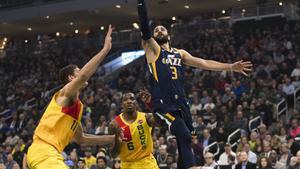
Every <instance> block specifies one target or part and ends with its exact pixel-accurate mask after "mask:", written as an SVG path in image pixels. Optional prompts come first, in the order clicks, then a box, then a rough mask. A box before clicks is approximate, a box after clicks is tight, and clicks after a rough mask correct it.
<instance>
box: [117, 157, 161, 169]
mask: <svg viewBox="0 0 300 169" xmlns="http://www.w3.org/2000/svg"><path fill="white" fill-rule="evenodd" d="M121 168H122V169H159V168H158V166H157V163H156V160H155V158H154V156H153V155H152V154H151V155H150V156H147V157H145V158H143V159H140V160H137V161H130V162H129V161H121Z"/></svg>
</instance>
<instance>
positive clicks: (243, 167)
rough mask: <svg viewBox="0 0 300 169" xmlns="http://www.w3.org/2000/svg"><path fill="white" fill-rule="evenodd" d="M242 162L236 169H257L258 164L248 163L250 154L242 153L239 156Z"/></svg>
mask: <svg viewBox="0 0 300 169" xmlns="http://www.w3.org/2000/svg"><path fill="white" fill-rule="evenodd" d="M239 159H240V162H239V164H237V165H236V166H235V169H256V163H251V162H249V161H248V154H247V152H245V151H242V152H241V153H240V155H239Z"/></svg>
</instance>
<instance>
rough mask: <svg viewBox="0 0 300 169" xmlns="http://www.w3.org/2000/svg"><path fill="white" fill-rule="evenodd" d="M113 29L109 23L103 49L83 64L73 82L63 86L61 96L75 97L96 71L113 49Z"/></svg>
mask: <svg viewBox="0 0 300 169" xmlns="http://www.w3.org/2000/svg"><path fill="white" fill-rule="evenodd" d="M112 30H113V29H112V27H111V25H109V28H108V32H107V35H106V37H105V42H104V46H103V49H102V50H101V51H100V52H99V53H98V54H97V55H96V56H94V57H93V58H92V59H91V60H90V61H89V62H87V63H86V64H85V65H84V66H83V68H82V69H81V70H80V71H79V74H78V76H77V77H76V78H75V79H73V80H72V81H71V82H69V83H68V84H67V85H65V86H64V87H63V89H62V90H61V91H62V92H61V96H65V97H67V98H74V97H75V96H76V94H77V92H78V91H79V89H80V88H81V87H82V86H83V84H84V83H85V82H86V81H88V79H89V78H90V77H91V76H92V75H93V74H94V73H95V71H96V70H97V68H98V66H99V64H100V63H101V62H102V60H103V59H104V58H105V56H106V55H107V54H108V52H109V51H110V49H111V46H112V45H111V33H112Z"/></svg>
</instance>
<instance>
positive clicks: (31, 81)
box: [0, 22, 300, 169]
mask: <svg viewBox="0 0 300 169" xmlns="http://www.w3.org/2000/svg"><path fill="white" fill-rule="evenodd" d="M173 29H175V28H173ZM186 29H187V30H189V29H188V27H187V28H186ZM172 32H174V34H172V38H173V39H172V44H173V45H174V47H177V48H183V49H186V50H187V51H189V52H190V53H191V54H192V55H194V56H199V57H202V58H205V59H213V60H218V61H222V62H234V61H237V60H241V59H243V60H251V61H252V62H253V64H254V70H253V72H252V73H251V74H250V75H249V77H244V76H243V75H238V74H234V73H232V72H210V71H202V70H200V69H194V68H191V67H186V70H185V85H186V86H185V89H186V92H187V98H188V100H189V101H190V109H191V113H192V117H193V126H194V128H195V132H196V136H195V137H193V140H192V142H193V143H192V144H193V151H194V153H195V157H196V160H197V164H198V165H201V166H205V167H212V168H220V166H230V167H232V168H242V167H243V166H244V165H247V167H250V168H251V165H252V166H254V168H265V169H271V168H274V169H285V168H286V169H299V168H300V152H299V150H300V148H299V144H300V139H299V140H298V141H297V138H298V137H297V136H298V135H299V134H300V123H299V120H300V113H299V105H294V102H293V94H294V93H295V91H296V89H297V88H299V87H300V45H299V44H300V23H289V22H284V23H282V26H281V27H268V26H266V27H265V28H264V29H255V28H253V29H252V30H251V31H246V30H245V31H244V32H243V30H239V32H235V31H233V29H209V30H198V31H195V32H193V33H190V31H187V32H186V33H180V32H177V33H176V31H172ZM100 45H101V43H100V42H99V37H97V38H95V37H94V36H87V37H84V39H80V38H78V37H65V38H46V37H41V38H40V39H39V40H38V41H35V42H34V43H33V42H32V43H24V42H18V41H14V42H10V43H9V45H8V47H7V48H6V57H5V58H3V59H0V112H2V113H0V142H1V146H0V168H7V169H12V168H13V169H17V168H23V169H25V168H26V163H25V161H26V160H24V159H25V158H24V157H26V151H27V149H28V146H29V145H30V143H31V142H32V135H33V132H34V129H35V127H36V126H37V124H38V121H39V119H40V117H41V116H42V113H43V108H44V107H45V106H46V105H47V102H48V101H49V99H50V98H51V96H52V94H53V92H54V91H55V90H57V89H58V88H59V87H60V86H59V85H60V84H59V82H58V80H57V79H58V78H57V74H58V70H59V68H61V67H63V66H65V65H67V64H69V63H73V64H77V65H79V66H82V65H83V64H84V63H86V62H87V61H88V59H89V58H91V57H92V56H93V55H94V54H96V52H97V51H98V50H99V49H100ZM104 75H105V71H104V69H103V68H101V67H100V68H99V69H98V71H97V73H96V74H95V75H94V76H93V78H92V79H91V80H90V81H89V86H88V88H87V89H85V90H84V91H83V93H82V95H81V99H82V101H83V102H84V105H85V107H84V115H83V119H82V125H83V128H84V131H85V132H86V133H90V134H97V135H102V134H108V124H109V122H110V121H111V120H112V119H113V118H114V117H115V116H116V115H118V114H119V113H120V111H121V98H122V93H123V92H124V91H132V92H137V91H138V90H139V89H141V88H143V87H147V73H146V65H145V60H144V59H140V60H138V61H135V62H134V64H131V65H129V66H127V67H126V68H123V69H122V70H121V71H120V72H119V73H118V74H113V75H110V76H105V77H106V78H104ZM32 98H35V99H34V100H33V103H28V104H26V105H25V106H24V103H25V102H26V101H28V100H30V99H32ZM283 98H285V99H286V100H287V102H288V106H289V109H288V111H287V113H286V114H284V115H282V116H280V117H277V114H276V113H277V112H276V109H275V108H274V107H275V106H274V105H276V104H277V103H278V102H279V101H280V100H281V99H283ZM294 107H296V108H294ZM140 110H141V111H146V112H149V111H148V110H147V109H145V107H144V105H143V104H140ZM256 117H259V118H257V119H258V120H257V122H255V123H253V125H250V126H249V125H248V124H249V121H250V120H252V119H254V118H256ZM237 129H240V131H239V132H238V133H237V134H235V135H234V137H232V138H233V139H232V140H228V136H229V134H231V133H232V132H234V131H236V130H237ZM153 140H154V152H153V153H154V156H155V157H156V159H157V162H158V165H159V167H160V168H161V169H176V168H177V167H176V159H177V156H178V152H177V148H176V139H175V138H174V137H173V136H172V135H171V134H170V133H169V131H168V129H167V127H166V126H158V127H155V128H154V130H153ZM228 141H229V142H228ZM214 142H216V143H217V144H216V145H215V146H212V147H210V148H209V150H207V147H208V146H209V145H210V144H212V143H214ZM206 150H207V151H206ZM63 156H64V158H65V163H66V164H67V165H68V166H69V167H70V168H74V169H86V168H88V169H90V168H91V169H110V168H112V169H117V168H120V159H119V158H115V159H112V158H110V155H109V151H108V148H107V147H89V146H86V145H77V144H75V143H72V144H70V145H69V146H68V147H67V148H66V149H65V151H64V153H63ZM248 165H249V166H248ZM247 169H248V168H247Z"/></svg>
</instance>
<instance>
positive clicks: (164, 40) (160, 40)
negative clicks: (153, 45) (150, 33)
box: [154, 35, 169, 45]
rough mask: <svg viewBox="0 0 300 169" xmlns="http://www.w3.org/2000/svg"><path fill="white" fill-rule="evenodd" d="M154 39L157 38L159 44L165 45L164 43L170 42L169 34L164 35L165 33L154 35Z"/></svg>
mask: <svg viewBox="0 0 300 169" xmlns="http://www.w3.org/2000/svg"><path fill="white" fill-rule="evenodd" d="M154 40H155V41H156V42H157V43H158V44H159V45H163V44H165V43H168V42H169V39H168V36H164V35H162V36H157V37H154Z"/></svg>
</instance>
